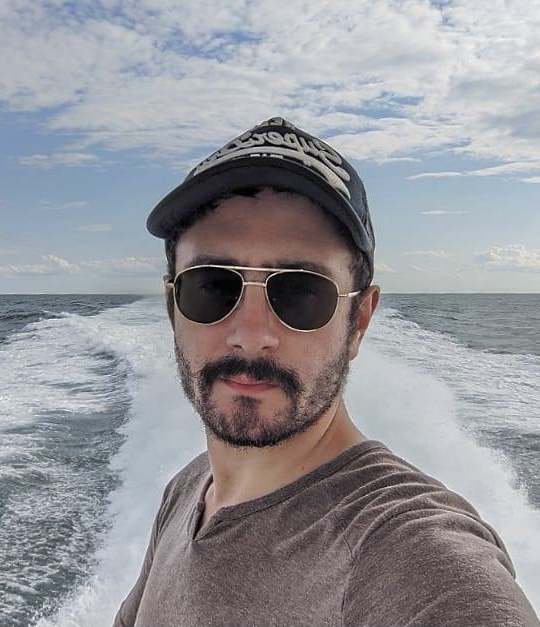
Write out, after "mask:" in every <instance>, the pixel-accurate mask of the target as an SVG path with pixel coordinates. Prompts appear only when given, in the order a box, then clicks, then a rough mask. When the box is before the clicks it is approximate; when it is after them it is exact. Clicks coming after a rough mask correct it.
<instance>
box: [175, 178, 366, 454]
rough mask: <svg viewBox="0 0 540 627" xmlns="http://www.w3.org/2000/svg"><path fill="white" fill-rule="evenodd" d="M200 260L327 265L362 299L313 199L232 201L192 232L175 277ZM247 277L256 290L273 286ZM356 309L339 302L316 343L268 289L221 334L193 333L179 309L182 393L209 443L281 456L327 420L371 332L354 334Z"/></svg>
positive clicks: (250, 296)
mask: <svg viewBox="0 0 540 627" xmlns="http://www.w3.org/2000/svg"><path fill="white" fill-rule="evenodd" d="M201 257H205V258H208V259H209V260H208V261H206V263H215V264H222V265H235V266H250V267H269V268H279V267H282V266H284V265H287V267H291V264H293V265H294V267H297V268H302V267H303V268H306V267H307V268H306V269H310V264H318V265H319V266H321V267H322V268H323V269H324V270H322V273H323V274H325V275H326V276H329V277H330V278H332V279H334V280H335V281H336V282H337V284H338V286H339V290H340V293H344V292H350V291H352V290H353V285H352V276H351V273H350V270H349V264H350V261H351V257H350V253H349V251H348V249H347V248H346V247H345V245H344V244H343V242H342V240H341V239H340V238H339V237H338V236H337V235H336V234H335V233H334V231H333V230H332V228H331V226H330V224H329V222H328V221H327V218H326V217H325V216H324V214H323V212H322V211H321V210H320V209H319V208H317V207H316V206H315V205H313V204H312V203H311V202H310V201H309V200H308V199H306V198H303V197H300V196H296V195H292V194H285V193H278V192H275V191H273V190H270V189H265V190H263V191H262V192H260V193H259V194H258V195H257V196H256V197H253V198H252V197H243V196H235V197H234V198H231V199H228V200H225V201H223V202H222V203H221V204H220V205H219V207H218V208H217V209H216V210H215V211H214V212H213V213H210V214H209V215H207V216H206V217H204V218H203V219H202V220H200V221H199V222H197V223H196V224H195V225H194V226H192V227H191V228H189V229H188V231H187V232H186V233H185V234H183V235H182V237H181V239H180V241H179V243H178V245H177V250H176V271H177V272H179V271H180V270H183V269H185V268H188V267H190V266H192V265H197V264H198V263H200V261H199V260H198V259H200V258H201ZM243 274H244V279H245V280H248V281H264V279H265V278H266V276H267V274H263V273H260V272H252V271H249V272H245V271H244V273H243ZM370 289H373V288H370ZM375 305H376V299H375ZM350 307H351V303H350V299H347V298H340V299H339V304H338V310H337V312H336V315H335V316H334V318H333V320H332V321H331V322H330V323H329V324H328V325H327V326H326V327H324V328H322V329H319V330H317V331H313V332H310V333H302V332H299V331H294V330H291V329H289V328H287V327H286V326H284V325H283V324H282V323H281V322H280V321H279V320H278V319H277V318H276V316H275V315H274V313H273V312H272V311H271V309H270V308H269V306H268V304H267V301H266V298H265V294H264V290H263V289H262V288H261V287H259V286H249V285H248V286H246V287H245V289H244V295H243V297H242V301H241V302H240V304H239V305H238V307H237V308H236V310H235V311H234V312H233V314H232V315H230V316H229V317H228V318H226V319H225V320H223V321H222V322H219V323H217V324H214V325H200V324H196V323H193V322H191V321H189V320H187V319H186V318H184V317H183V316H182V315H181V314H180V313H179V312H178V310H177V309H175V315H174V321H173V323H174V335H175V352H176V359H177V363H178V369H179V373H180V378H181V381H182V386H183V388H184V391H185V393H186V395H187V396H188V398H189V399H190V401H191V402H192V403H193V405H194V406H195V408H196V410H197V411H198V413H199V414H200V416H201V418H202V420H203V422H204V425H205V428H206V431H207V434H208V435H209V437H214V438H217V439H218V440H221V441H223V442H227V443H228V444H230V445H232V446H236V447H254V446H255V447H265V446H275V445H276V444H279V443H280V442H283V441H285V440H288V439H289V438H291V437H293V436H294V435H295V434H297V433H301V432H303V431H305V430H306V429H308V428H309V427H310V426H312V425H313V424H315V423H316V422H317V421H318V420H319V419H320V418H321V417H322V416H324V415H325V414H326V413H327V412H328V411H329V410H330V409H331V408H332V406H333V405H335V404H336V403H337V402H338V400H339V397H340V392H341V390H342V388H343V385H344V383H345V378H346V376H347V372H348V365H349V360H350V359H351V358H352V357H354V356H355V355H356V351H357V350H358V344H359V342H360V340H361V337H362V335H363V331H364V330H365V328H364V329H360V330H358V329H356V330H355V329H352V330H351V329H350V324H349V311H350ZM368 322H369V315H368V318H367V320H365V327H367V323H368ZM257 383H258V384H259V385H255V384H257Z"/></svg>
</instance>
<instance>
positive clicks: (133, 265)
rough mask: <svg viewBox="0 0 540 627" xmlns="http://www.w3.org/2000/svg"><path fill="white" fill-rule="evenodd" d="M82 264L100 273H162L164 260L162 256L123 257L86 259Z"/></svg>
mask: <svg viewBox="0 0 540 627" xmlns="http://www.w3.org/2000/svg"><path fill="white" fill-rule="evenodd" d="M83 265H84V267H85V268H87V269H88V270H94V271H95V272H98V273H100V274H114V275H119V274H120V275H138V274H156V273H160V274H163V268H164V260H163V258H162V257H124V258H121V259H106V260H98V261H87V262H85V263H84V264H83Z"/></svg>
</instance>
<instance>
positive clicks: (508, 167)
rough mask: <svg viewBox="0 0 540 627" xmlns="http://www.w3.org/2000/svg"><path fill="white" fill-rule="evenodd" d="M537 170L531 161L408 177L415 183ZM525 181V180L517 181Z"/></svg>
mask: <svg viewBox="0 0 540 627" xmlns="http://www.w3.org/2000/svg"><path fill="white" fill-rule="evenodd" d="M531 170H532V171H535V170H538V171H540V162H539V161H531V162H530V163H519V162H515V161H512V162H510V163H502V164H499V165H496V166H491V167H489V168H480V169H479V170H468V171H467V170H466V171H463V172H452V171H451V172H422V173H420V174H414V175H412V176H408V177H407V178H408V180H409V181H415V180H418V179H423V178H444V177H456V176H514V175H516V174H520V173H522V172H530V171H531ZM519 180H521V181H524V180H525V181H527V179H519Z"/></svg>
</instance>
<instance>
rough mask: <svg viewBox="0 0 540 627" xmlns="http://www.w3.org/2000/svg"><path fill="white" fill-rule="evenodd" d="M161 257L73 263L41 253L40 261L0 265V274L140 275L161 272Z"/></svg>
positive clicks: (8, 276)
mask: <svg viewBox="0 0 540 627" xmlns="http://www.w3.org/2000/svg"><path fill="white" fill-rule="evenodd" d="M162 270H163V258H162V257H123V258H119V259H99V260H92V261H81V262H78V263H73V262H71V261H69V260H67V259H64V258H62V257H58V256H57V255H52V254H50V255H43V256H42V257H41V263H37V264H22V265H13V264H11V265H5V266H0V276H3V277H6V278H15V277H18V276H26V275H28V276H29V275H42V276H44V275H58V274H85V273H88V272H94V273H97V274H100V275H112V276H118V275H122V276H140V275H158V274H162Z"/></svg>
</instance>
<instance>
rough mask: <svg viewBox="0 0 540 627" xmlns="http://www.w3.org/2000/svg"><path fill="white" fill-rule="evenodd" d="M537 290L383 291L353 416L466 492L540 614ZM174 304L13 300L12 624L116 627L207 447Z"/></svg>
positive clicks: (6, 429)
mask: <svg viewBox="0 0 540 627" xmlns="http://www.w3.org/2000/svg"><path fill="white" fill-rule="evenodd" d="M539 312H540V296H538V295H474V294H472V295H458V294H452V295H399V296H398V295H388V296H385V297H383V299H382V302H381V305H380V307H379V309H378V311H377V313H376V315H375V317H374V320H373V322H372V326H371V327H370V329H369V331H368V333H367V335H366V338H365V340H364V343H363V344H362V347H361V350H360V354H359V357H358V358H357V360H356V361H355V362H354V364H353V366H352V368H351V372H350V375H349V381H348V387H347V393H346V399H347V403H348V406H349V409H350V412H351V414H352V416H353V417H354V420H355V421H356V423H357V425H358V427H359V428H360V429H361V430H362V431H363V432H364V433H365V434H366V435H367V436H368V437H370V438H373V439H378V440H381V441H383V442H384V443H385V444H387V445H388V446H389V447H390V448H392V449H393V450H394V452H395V453H397V454H398V455H400V456H402V457H404V458H406V459H407V460H409V461H410V462H412V463H413V464H415V465H417V466H419V467H420V468H421V469H422V470H424V471H425V472H427V473H429V474H431V475H433V476H435V477H437V478H438V479H440V480H442V481H443V482H444V483H446V484H447V485H448V487H450V488H451V489H453V490H456V491H458V492H460V493H461V494H462V495H464V496H465V497H466V498H467V499H469V500H470V501H471V502H472V503H473V505H474V506H475V507H476V508H477V509H478V510H479V512H480V513H481V515H482V516H483V517H484V518H485V519H486V520H487V521H488V522H489V523H490V524H492V525H493V526H494V527H495V528H496V529H497V531H499V533H500V534H501V535H502V537H503V539H504V541H505V543H506V545H507V547H508V549H509V552H510V554H511V556H512V559H513V562H514V565H515V567H516V571H517V578H518V582H519V583H520V585H521V586H522V587H523V589H524V590H525V592H526V594H527V596H528V598H529V599H530V601H531V602H532V604H533V606H534V607H535V609H536V611H537V612H539V611H540V592H539V591H540V555H539V551H538V546H539V545H540V455H539V452H540V417H539V413H540V412H539V409H540V314H539ZM172 347H173V345H172V334H171V330H170V327H169V325H168V321H167V319H166V314H165V309H164V305H163V302H162V299H161V298H157V297H151V298H142V297H136V296H79V295H77V296H73V295H72V296H66V295H64V296H0V627H29V626H36V627H104V626H106V625H108V624H110V623H111V622H112V619H113V616H114V614H115V612H116V610H117V608H118V606H119V604H120V602H121V600H122V599H123V598H124V596H125V595H126V594H127V592H128V591H129V589H130V587H131V586H132V585H133V583H134V581H135V578H136V577H137V575H138V572H139V569H140V566H141V562H142V558H143V554H144V551H145V548H146V545H147V542H148V538H149V533H150V528H151V525H152V521H153V518H154V516H155V513H156V511H157V508H158V506H159V501H160V498H161V493H162V490H163V488H164V486H165V484H166V482H167V481H168V480H169V478H170V477H171V476H172V475H173V474H174V473H175V472H176V471H177V470H179V469H180V468H181V467H182V466H184V465H185V464H186V463H187V462H189V461H190V460H191V459H192V458H193V457H194V456H195V455H196V454H198V453H199V452H200V451H202V450H204V448H205V440H204V433H203V430H202V428H201V426H200V422H199V420H198V418H197V417H196V416H195V414H194V413H193V410H192V408H191V406H190V405H189V403H188V402H187V401H186V400H185V399H184V397H183V395H182V392H181V388H180V385H179V383H178V381H177V378H176V374H175V365H174V356H173V350H172Z"/></svg>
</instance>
